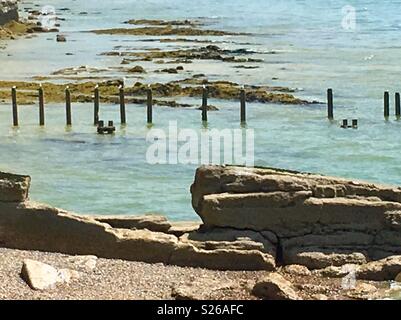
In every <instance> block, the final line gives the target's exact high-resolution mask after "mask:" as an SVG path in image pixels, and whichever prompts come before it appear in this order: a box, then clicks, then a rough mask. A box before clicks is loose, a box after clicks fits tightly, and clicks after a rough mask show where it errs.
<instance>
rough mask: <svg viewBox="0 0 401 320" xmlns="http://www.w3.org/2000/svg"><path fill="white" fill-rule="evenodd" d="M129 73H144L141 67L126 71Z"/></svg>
mask: <svg viewBox="0 0 401 320" xmlns="http://www.w3.org/2000/svg"><path fill="white" fill-rule="evenodd" d="M128 72H130V73H146V71H145V69H144V68H143V67H141V66H135V67H133V68H130V69H129V70H128Z"/></svg>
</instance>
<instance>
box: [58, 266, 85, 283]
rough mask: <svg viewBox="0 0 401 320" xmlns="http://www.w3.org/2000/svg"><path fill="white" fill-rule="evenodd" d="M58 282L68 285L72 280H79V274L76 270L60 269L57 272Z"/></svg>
mask: <svg viewBox="0 0 401 320" xmlns="http://www.w3.org/2000/svg"><path fill="white" fill-rule="evenodd" d="M58 278H59V280H58V282H65V283H70V282H71V281H73V280H76V279H79V278H80V273H79V272H78V271H76V270H70V269H60V270H59V271H58Z"/></svg>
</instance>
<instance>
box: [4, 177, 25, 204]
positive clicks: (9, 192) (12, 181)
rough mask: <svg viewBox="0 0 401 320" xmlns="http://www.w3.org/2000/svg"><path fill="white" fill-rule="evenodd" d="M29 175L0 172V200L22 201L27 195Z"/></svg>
mask: <svg viewBox="0 0 401 320" xmlns="http://www.w3.org/2000/svg"><path fill="white" fill-rule="evenodd" d="M30 183H31V178H30V177H29V176H22V175H17V174H11V173H5V172H0V202H23V201H25V200H26V199H27V197H28V191H29V187H30Z"/></svg>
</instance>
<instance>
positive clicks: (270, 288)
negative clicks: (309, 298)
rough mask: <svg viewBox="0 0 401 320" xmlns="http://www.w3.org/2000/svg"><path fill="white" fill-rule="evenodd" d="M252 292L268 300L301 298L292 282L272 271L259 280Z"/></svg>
mask: <svg viewBox="0 0 401 320" xmlns="http://www.w3.org/2000/svg"><path fill="white" fill-rule="evenodd" d="M252 294H253V295H255V296H256V297H258V298H262V299H266V300H300V297H299V296H298V294H297V292H296V291H295V289H294V288H293V286H292V284H291V283H290V282H289V281H287V280H286V279H284V278H283V277H282V276H281V275H279V274H278V273H270V274H268V275H267V276H265V277H264V278H263V279H262V280H259V281H258V282H257V283H256V284H255V286H254V287H253V290H252Z"/></svg>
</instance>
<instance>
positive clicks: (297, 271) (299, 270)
mask: <svg viewBox="0 0 401 320" xmlns="http://www.w3.org/2000/svg"><path fill="white" fill-rule="evenodd" d="M282 270H283V271H284V272H286V273H290V274H292V275H296V276H311V275H312V272H311V271H310V270H309V269H308V268H307V267H305V266H301V265H297V264H291V265H288V266H285V267H283V269H282Z"/></svg>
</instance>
